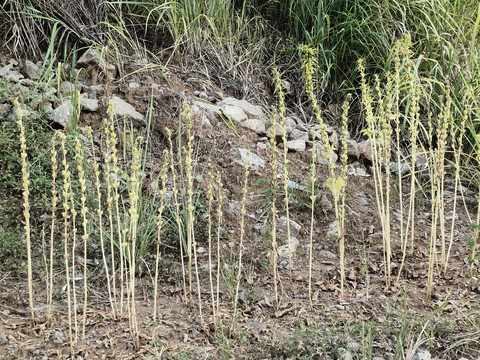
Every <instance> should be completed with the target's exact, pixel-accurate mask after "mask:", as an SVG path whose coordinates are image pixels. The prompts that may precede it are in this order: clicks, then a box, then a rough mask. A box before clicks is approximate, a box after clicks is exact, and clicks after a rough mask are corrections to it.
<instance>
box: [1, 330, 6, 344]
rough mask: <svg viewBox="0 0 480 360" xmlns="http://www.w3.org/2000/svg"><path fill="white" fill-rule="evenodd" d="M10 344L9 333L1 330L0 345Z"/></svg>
mask: <svg viewBox="0 0 480 360" xmlns="http://www.w3.org/2000/svg"><path fill="white" fill-rule="evenodd" d="M5 344H8V338H7V335H6V334H5V333H4V332H0V345H5Z"/></svg>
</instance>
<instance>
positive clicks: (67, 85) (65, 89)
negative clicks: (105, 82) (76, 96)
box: [58, 81, 82, 94]
mask: <svg viewBox="0 0 480 360" xmlns="http://www.w3.org/2000/svg"><path fill="white" fill-rule="evenodd" d="M81 88H82V86H81V85H80V84H78V83H77V87H76V90H78V91H80V90H81ZM58 90H59V91H60V92H62V93H68V94H70V93H73V92H75V84H72V83H71V82H69V81H64V82H62V83H61V84H60V86H59V87H58Z"/></svg>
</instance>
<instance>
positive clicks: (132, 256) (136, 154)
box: [127, 136, 143, 349]
mask: <svg viewBox="0 0 480 360" xmlns="http://www.w3.org/2000/svg"><path fill="white" fill-rule="evenodd" d="M142 141H143V138H142V137H141V136H139V137H137V139H136V141H135V143H134V144H133V146H132V166H131V168H130V171H131V176H130V187H129V200H130V208H129V210H128V213H129V216H130V224H129V240H130V243H129V244H128V246H127V249H128V258H129V272H130V290H129V299H130V306H131V308H130V326H131V331H132V334H133V336H134V338H135V343H136V347H137V349H138V348H139V347H140V338H139V332H138V322H137V311H136V305H135V304H136V300H135V270H136V248H137V230H138V200H139V195H140V189H141V186H142V181H141V176H140V171H141V166H142V151H141V148H140V144H141V143H142Z"/></svg>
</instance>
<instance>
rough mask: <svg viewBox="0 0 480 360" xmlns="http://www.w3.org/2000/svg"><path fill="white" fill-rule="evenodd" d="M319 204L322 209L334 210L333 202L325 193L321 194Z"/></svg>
mask: <svg viewBox="0 0 480 360" xmlns="http://www.w3.org/2000/svg"><path fill="white" fill-rule="evenodd" d="M319 205H320V208H321V209H322V210H333V204H332V202H331V201H330V200H329V199H328V197H327V195H325V194H323V195H321V198H320V201H319Z"/></svg>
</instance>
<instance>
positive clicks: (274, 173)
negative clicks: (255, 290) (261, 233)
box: [270, 111, 278, 306]
mask: <svg viewBox="0 0 480 360" xmlns="http://www.w3.org/2000/svg"><path fill="white" fill-rule="evenodd" d="M275 136H276V133H275V111H274V114H273V121H272V128H271V133H270V145H271V146H272V161H271V165H270V166H271V168H272V175H271V176H272V178H271V184H272V205H271V212H272V228H271V229H270V238H271V240H272V241H271V245H272V266H273V287H274V291H275V304H276V305H277V306H278V285H277V282H278V281H277V280H278V279H277V207H276V203H277V190H278V183H277V141H276V139H275Z"/></svg>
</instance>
